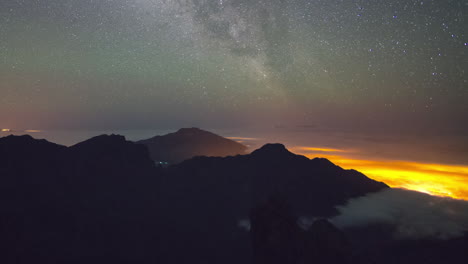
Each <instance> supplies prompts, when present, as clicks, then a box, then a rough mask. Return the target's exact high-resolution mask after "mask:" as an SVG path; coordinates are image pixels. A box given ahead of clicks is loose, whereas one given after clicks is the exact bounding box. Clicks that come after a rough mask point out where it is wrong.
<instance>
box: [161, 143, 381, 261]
mask: <svg viewBox="0 0 468 264" xmlns="http://www.w3.org/2000/svg"><path fill="white" fill-rule="evenodd" d="M162 182H163V183H162V186H164V187H163V188H161V197H162V199H163V206H164V209H163V210H162V211H164V212H165V213H164V215H162V216H161V218H160V221H162V223H161V224H160V225H161V226H164V227H165V230H162V231H161V232H162V233H161V234H162V236H164V237H166V236H167V237H170V236H173V237H183V236H185V237H186V238H185V242H186V243H183V244H181V243H180V241H179V240H174V241H171V240H167V241H165V243H164V244H163V245H160V247H161V248H163V250H162V251H163V252H165V253H167V255H165V256H164V258H172V259H173V260H174V263H186V262H188V261H191V260H192V261H193V260H194V259H198V260H201V259H203V260H204V261H205V262H209V263H216V262H223V263H242V262H245V260H246V258H247V259H248V256H249V255H251V253H252V252H251V250H252V249H251V248H249V247H247V246H245V245H248V244H249V235H248V233H246V232H245V231H244V230H242V229H241V228H240V227H239V225H240V224H241V223H242V222H245V221H244V220H247V219H249V213H248V212H249V211H250V210H251V209H252V208H254V207H256V206H257V205H258V204H262V203H264V202H265V201H267V200H268V197H270V196H271V195H272V194H275V193H279V194H281V195H282V196H284V197H287V199H288V201H289V202H290V204H291V210H293V211H294V212H296V213H297V214H298V215H299V216H301V217H310V218H312V217H327V216H332V215H334V214H336V213H337V212H336V209H335V206H336V205H339V204H343V203H345V202H346V201H347V200H348V199H349V198H352V197H357V196H361V195H364V194H366V193H369V192H376V191H379V190H382V189H384V188H388V186H387V185H385V184H383V183H381V182H376V181H374V180H371V179H369V178H367V177H366V176H364V175H363V174H361V173H359V172H357V171H353V170H344V169H342V168H340V167H338V166H336V165H334V164H333V163H331V162H330V161H328V160H326V159H313V160H310V159H308V158H306V157H304V156H300V155H296V154H293V153H291V152H289V151H288V150H287V149H286V148H285V147H284V146H283V145H281V144H267V145H265V146H263V147H261V148H260V149H258V150H256V151H254V152H252V153H251V154H248V155H238V156H230V157H224V158H223V157H195V158H192V159H189V160H186V161H183V162H181V163H180V164H177V165H174V166H171V167H169V168H168V169H167V176H166V177H164V178H163V179H162ZM239 245H241V246H239ZM242 245H244V246H242ZM208 249H209V250H212V249H215V250H214V251H216V252H217V254H212V255H210V254H208V251H207V250H208ZM179 251H185V252H186V253H187V254H176V252H179ZM233 252H236V254H233ZM222 256H229V258H228V259H229V260H227V259H226V258H225V257H222Z"/></svg>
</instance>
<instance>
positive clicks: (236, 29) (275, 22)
mask: <svg viewBox="0 0 468 264" xmlns="http://www.w3.org/2000/svg"><path fill="white" fill-rule="evenodd" d="M467 30H468V2H467V1H466V0H443V1H442V0H432V1H429V0H418V1H414V0H374V1H364V0H359V1H358V0H255V1H254V0H212V1H208V0H113V1H112V0H79V1H78V0H8V1H0V125H1V126H2V127H8V128H17V129H151V128H168V127H170V128H175V127H186V126H198V127H205V128H211V127H215V128H230V127H237V128H244V127H245V128H248V127H255V126H265V127H282V126H302V127H314V128H329V129H334V130H347V131H356V132H360V133H373V132H372V131H385V133H390V134H392V135H398V134H399V133H406V134H411V133H413V134H419V133H420V132H421V131H424V133H429V132H431V133H432V132H433V134H458V135H462V134H467V133H468V122H467V121H468V74H467V73H466V71H468V54H467V53H468V32H467ZM465 143H466V142H465Z"/></svg>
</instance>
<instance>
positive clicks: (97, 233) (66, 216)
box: [0, 129, 404, 264]
mask: <svg viewBox="0 0 468 264" xmlns="http://www.w3.org/2000/svg"><path fill="white" fill-rule="evenodd" d="M190 134H191V135H192V136H193V135H201V134H203V135H206V134H205V132H203V131H201V130H197V129H188V130H187V129H186V130H180V131H179V132H177V133H175V135H176V136H174V135H173V136H170V137H169V138H172V137H175V138H178V137H179V136H180V137H182V138H185V139H186V140H188V141H187V142H192V141H191V140H189V139H187V138H193V137H192V136H189V135H190ZM210 134H211V133H210ZM213 135H214V134H211V135H209V138H210V139H212V138H216V137H217V136H216V135H215V136H213ZM195 137H196V138H198V140H197V141H199V142H198V143H197V144H198V145H197V144H196V145H197V148H196V149H197V151H199V152H198V153H213V152H210V151H211V150H202V149H200V148H201V147H202V146H210V144H208V143H207V144H203V141H200V139H199V137H197V136H195ZM185 139H184V140H185ZM172 140H175V139H172ZM220 142H221V141H220ZM174 144H175V145H177V144H176V142H175V141H174ZM234 146H235V145H234ZM165 147H166V150H167V151H168V152H170V148H169V147H168V146H167V145H166V146H165ZM178 148H180V149H184V148H187V149H190V147H181V146H179V147H178ZM210 149H211V147H210ZM233 149H235V148H233ZM239 149H242V148H239ZM179 153H181V152H179ZM187 153H188V152H185V154H184V155H188V154H187ZM190 153H194V152H190ZM222 153H227V152H222ZM196 156H197V157H194V158H191V159H188V160H185V161H182V162H180V163H179V164H175V165H173V166H170V167H168V168H162V167H159V166H155V164H154V160H152V159H151V157H150V152H149V151H148V149H147V147H145V145H144V144H139V143H133V142H129V141H127V140H125V138H124V137H123V136H117V135H110V136H107V135H103V136H98V137H94V138H91V139H89V140H86V141H84V142H81V143H78V144H76V145H74V146H71V147H64V146H60V145H57V144H54V143H51V142H48V141H46V140H37V139H34V138H32V137H30V136H8V137H4V138H0V210H1V211H0V234H1V236H0V244H1V245H2V247H0V263H110V262H113V263H167V264H169V263H174V264H175V263H232V264H238V263H251V261H254V262H253V263H254V264H259V263H265V264H266V262H261V261H263V260H264V259H265V258H264V257H265V256H264V255H263V256H262V255H261V256H258V255H255V254H257V253H255V252H258V250H263V249H265V250H266V251H264V252H269V250H280V251H282V250H285V251H288V252H289V250H296V249H300V250H306V251H308V252H309V250H311V251H310V252H309V253H310V254H309V253H308V254H307V257H302V258H301V259H302V260H304V259H307V260H308V261H311V262H310V263H327V262H326V261H328V260H331V259H336V260H337V261H340V260H343V259H345V260H346V261H348V260H350V259H356V258H354V257H353V258H350V256H348V255H349V254H351V253H350V252H351V251H352V249H350V248H348V241H347V240H343V239H342V238H341V236H343V234H342V233H341V231H339V230H337V229H336V228H335V227H333V226H332V225H331V224H330V223H328V222H323V221H322V222H317V224H315V225H312V226H311V227H310V228H311V229H310V232H309V231H307V232H308V233H307V234H308V235H307V234H306V233H303V231H300V232H299V233H297V234H298V236H297V237H296V235H294V234H292V236H293V238H291V239H293V240H291V241H295V242H294V243H306V242H307V241H309V242H307V245H308V246H307V247H302V246H301V247H298V248H293V249H290V248H289V247H288V246H287V245H286V244H285V243H280V244H279V245H276V244H274V241H275V240H274V239H273V244H270V243H272V241H271V240H270V238H269V237H270V235H269V234H271V235H272V236H276V235H279V236H280V237H281V236H286V237H289V236H291V234H290V233H288V232H296V231H291V230H296V229H297V228H301V227H300V226H299V225H297V224H296V223H292V224H291V223H289V224H283V222H281V221H283V220H282V219H293V220H292V221H293V222H296V221H297V220H298V218H301V219H308V220H310V221H311V222H313V221H314V219H317V218H323V217H330V216H333V215H335V214H336V213H337V211H336V209H335V207H336V206H337V205H341V204H344V203H345V202H346V201H347V200H348V199H350V198H353V197H359V196H362V195H365V194H367V193H370V192H377V191H380V190H383V189H386V188H388V186H387V185H385V184H384V183H381V182H376V181H374V180H371V179H369V178H367V177H366V176H365V175H363V174H361V173H359V172H357V171H354V170H344V169H342V168H340V167H338V166H336V165H334V164H333V163H331V162H330V161H328V160H326V159H319V158H316V159H312V160H310V159H308V158H306V157H303V156H300V155H295V154H293V153H291V152H289V151H288V150H287V149H286V148H285V147H284V146H283V145H281V144H267V145H265V146H263V147H262V148H260V149H258V150H256V151H254V152H252V153H251V154H248V155H236V156H228V157H201V156H198V154H197V155H196ZM156 157H160V156H156ZM161 157H162V156H161ZM172 157H175V156H172ZM180 157H182V156H180ZM153 159H154V157H153ZM157 159H159V158H157ZM180 159H182V158H180ZM175 160H176V159H174V161H175ZM272 197H282V198H281V199H283V200H281V202H280V203H279V208H280V209H279V211H278V210H277V209H275V208H276V207H277V206H278V203H275V202H273V204H272V203H271V201H272ZM273 201H277V200H273ZM283 203H284V204H288V209H287V210H286V211H283V209H284V207H282V205H281V204H283ZM265 206H266V207H265ZM262 208H263V209H262ZM265 208H266V209H265ZM272 208H273V209H272ZM276 212H280V216H278V217H279V218H278V219H277V220H274V219H272V221H273V222H271V221H269V218H268V216H269V215H275V214H276ZM283 214H284V218H283V216H281V215H283ZM265 216H266V217H267V218H266V219H265ZM262 219H263V220H262ZM275 219H276V218H275ZM278 221H279V222H278ZM288 221H290V220H288ZM277 223H278V224H277ZM265 228H266V229H265ZM272 228H273V229H272ZM276 228H279V229H281V230H283V229H284V230H283V231H279V230H276ZM249 230H250V231H249ZM262 230H267V231H268V230H269V231H268V232H267V233H264V232H263V231H262ZM320 230H325V232H321V231H320ZM327 230H328V231H327ZM258 232H260V233H258ZM304 236H305V237H304ZM329 238H330V239H331V240H327V239H329ZM265 239H266V240H265ZM304 239H306V240H304ZM309 239H312V240H309ZM259 241H260V242H259ZM261 241H265V243H267V244H263V242H261ZM327 241H328V242H327ZM330 241H331V242H330ZM252 243H253V244H252ZM259 243H260V244H259ZM314 245H315V246H314ZM283 246H284V247H285V248H283ZM262 248H263V249H262ZM314 248H315V249H314ZM319 249H320V250H319ZM326 250H329V251H330V252H328V253H326V254H325V253H323V254H322V253H320V252H322V251H324V252H325V251H326ZM262 252H263V251H262ZM254 253H255V254H254ZM335 253H336V254H338V256H337V258H335V257H331V256H333V255H334V254H335ZM285 254H286V255H285V257H287V258H289V257H288V256H290V257H292V258H294V259H296V258H297V257H298V255H294V254H295V253H294V254H293V253H291V254H289V253H285ZM254 255H255V256H257V257H256V258H253V256H254ZM301 256H302V255H301ZM262 259H263V260H262ZM314 260H315V262H314ZM288 263H299V262H288ZM330 263H332V262H330ZM401 263H404V261H403V262H401Z"/></svg>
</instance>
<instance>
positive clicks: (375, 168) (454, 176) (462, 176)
mask: <svg viewBox="0 0 468 264" xmlns="http://www.w3.org/2000/svg"><path fill="white" fill-rule="evenodd" d="M314 149H321V148H309V147H295V148H292V150H293V151H294V152H296V153H297V154H301V155H304V156H306V157H308V158H315V157H323V158H327V159H329V160H330V161H332V162H333V163H335V164H336V165H338V166H340V167H343V168H345V169H355V170H358V171H360V172H362V173H364V174H365V175H367V176H368V177H369V178H372V179H374V180H377V181H382V182H385V183H386V184H387V185H389V186H390V187H398V188H405V189H409V190H414V191H419V192H424V193H428V194H431V195H437V196H448V197H452V198H456V199H464V200H468V166H465V165H449V164H432V163H422V162H415V161H401V160H385V159H383V160H379V159H363V158H360V157H353V156H352V154H351V153H349V152H347V153H343V154H342V155H341V153H340V155H337V154H338V153H336V152H335V151H315V152H314ZM327 152H330V153H331V154H328V153H327ZM343 152H346V151H343Z"/></svg>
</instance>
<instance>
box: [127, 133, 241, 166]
mask: <svg viewBox="0 0 468 264" xmlns="http://www.w3.org/2000/svg"><path fill="white" fill-rule="evenodd" d="M136 143H138V144H143V145H145V146H147V147H148V149H149V151H150V154H151V158H152V159H153V160H154V161H163V162H168V163H170V164H175V163H179V162H181V161H183V160H186V159H189V158H192V157H196V156H216V157H225V156H234V155H238V154H245V151H246V150H247V147H246V146H244V145H242V144H240V143H237V142H236V141H233V140H230V139H227V138H224V137H221V136H218V135H216V134H214V133H211V132H208V131H204V130H201V129H199V128H181V129H179V130H178V131H177V132H175V133H170V134H167V135H164V136H155V137H152V138H150V139H146V140H140V141H138V142H136Z"/></svg>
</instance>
